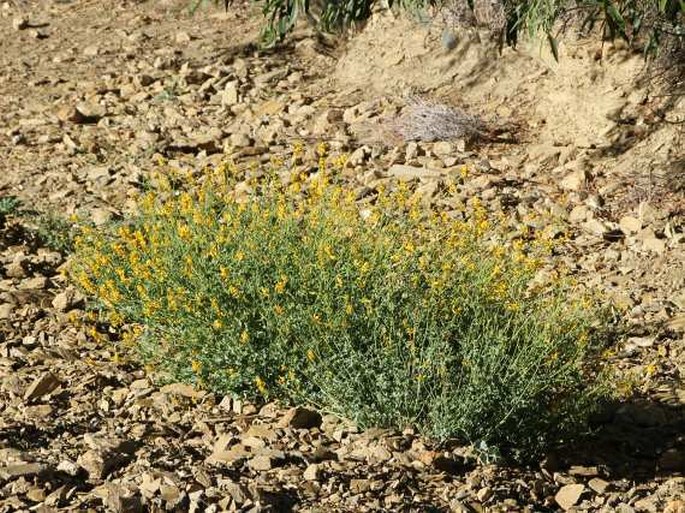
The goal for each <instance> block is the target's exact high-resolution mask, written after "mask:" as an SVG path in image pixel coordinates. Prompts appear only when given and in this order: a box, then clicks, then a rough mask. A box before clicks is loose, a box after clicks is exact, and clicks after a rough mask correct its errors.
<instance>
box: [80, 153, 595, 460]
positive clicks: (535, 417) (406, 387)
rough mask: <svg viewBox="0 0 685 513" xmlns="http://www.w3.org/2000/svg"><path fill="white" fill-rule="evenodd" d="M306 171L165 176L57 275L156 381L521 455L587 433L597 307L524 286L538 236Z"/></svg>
mask: <svg viewBox="0 0 685 513" xmlns="http://www.w3.org/2000/svg"><path fill="white" fill-rule="evenodd" d="M302 169H305V168H298V167H293V166H287V165H283V164H278V165H275V166H274V167H272V168H270V169H268V170H266V171H265V172H264V173H262V172H258V173H256V175H257V176H260V175H261V178H253V179H251V180H247V181H244V178H245V176H244V173H243V172H239V171H238V170H236V169H235V168H234V166H231V165H222V166H219V167H218V168H217V169H214V170H212V171H209V172H207V174H206V176H205V177H204V182H203V183H202V185H200V186H198V187H197V188H196V189H194V190H184V191H174V190H173V189H172V187H171V186H170V185H169V182H164V183H165V184H166V185H162V186H161V187H160V188H159V189H158V190H157V191H156V192H149V193H147V194H146V195H145V196H143V197H142V198H141V201H140V213H139V215H137V216H136V217H135V218H132V219H130V220H128V221H127V222H125V223H120V224H118V225H114V226H112V227H111V228H109V229H106V230H94V229H91V228H88V229H85V230H84V231H83V233H82V234H81V235H80V236H79V237H78V238H77V242H76V250H75V255H74V257H73V260H72V263H71V267H70V274H71V276H72V277H73V279H74V280H75V282H76V283H78V284H79V285H80V287H81V288H82V289H83V290H84V291H86V292H88V293H89V294H91V295H93V296H95V297H96V298H97V299H98V301H99V302H100V305H101V307H102V308H103V309H104V311H105V312H107V314H108V315H109V316H110V318H111V319H112V320H113V321H114V322H116V323H124V322H125V323H132V325H133V326H134V327H133V328H132V329H131V332H133V333H135V334H136V336H137V338H136V340H137V345H138V347H139V349H140V352H141V355H142V356H143V358H144V360H145V361H146V363H147V364H148V365H149V366H150V368H151V369H155V370H156V372H157V373H158V375H159V376H160V377H162V378H163V379H168V380H183V381H186V382H191V383H196V384H198V385H200V386H202V387H206V388H208V389H211V390H214V391H217V392H219V393H222V394H223V393H226V394H233V395H240V396H247V397H251V398H253V399H254V398H262V399H269V400H270V399H281V400H285V401H289V402H295V403H308V404H312V405H315V406H317V407H319V408H321V409H322V410H326V411H331V412H335V413H337V414H339V415H342V416H344V417H347V418H349V419H352V420H354V421H356V422H357V423H358V424H359V425H361V426H369V425H381V426H397V427H404V426H407V425H413V426H416V427H418V428H420V429H421V430H422V431H423V432H424V433H426V434H429V435H431V436H435V437H437V438H440V439H444V438H448V437H458V438H460V439H462V440H468V441H481V442H484V443H486V444H488V445H490V446H491V445H499V446H510V447H515V448H519V449H523V450H525V451H528V452H531V451H532V452H535V451H536V450H539V449H541V448H543V447H544V446H545V444H547V443H549V442H551V441H554V440H557V439H558V437H560V436H563V434H564V433H569V432H570V431H569V430H572V429H577V428H578V426H579V425H582V422H583V420H584V419H585V418H586V416H587V415H588V413H589V412H590V411H592V409H593V406H594V405H596V404H597V400H598V398H599V397H601V396H602V395H603V394H604V393H605V391H606V387H605V386H604V381H603V374H602V372H601V369H600V368H599V367H601V365H599V351H600V349H601V345H602V344H601V339H600V337H599V336H598V333H597V331H596V330H595V329H593V326H594V325H596V324H597V323H601V320H602V318H603V311H602V310H601V309H598V308H597V307H596V306H595V305H594V304H592V303H591V302H590V301H589V300H588V299H587V298H580V299H573V298H572V296H570V295H569V293H570V289H569V287H570V285H569V284H568V283H567V282H566V281H565V280H562V279H560V280H557V281H556V282H555V284H554V285H551V286H544V287H543V286H536V285H535V284H534V282H533V281H532V280H533V278H534V276H535V274H536V272H537V270H538V269H539V268H540V266H541V265H542V262H543V261H544V259H545V255H546V254H547V252H548V250H549V247H550V243H549V241H546V240H536V239H533V240H530V241H527V240H524V239H523V238H519V239H515V240H512V241H510V242H508V243H504V242H498V241H502V240H504V239H502V238H501V237H500V236H499V235H498V227H497V223H496V222H495V221H494V220H492V219H489V218H488V216H487V215H486V212H485V210H484V209H483V207H482V206H481V205H480V204H479V203H478V202H477V201H474V202H473V203H472V204H471V205H470V207H469V208H467V209H466V210H465V211H464V212H460V211H456V210H455V211H452V212H450V213H448V212H440V211H436V210H430V209H425V208H422V207H420V203H419V200H418V198H417V196H415V195H413V194H411V191H410V188H409V187H408V186H407V185H406V184H399V185H398V186H397V187H396V189H394V190H393V191H392V192H390V191H383V190H381V191H379V192H378V194H377V196H376V197H375V198H374V200H373V201H367V202H366V203H365V204H363V205H361V206H360V205H359V202H358V201H356V198H355V195H354V194H353V193H352V192H350V191H348V190H346V189H345V188H344V187H342V186H341V185H338V184H336V183H335V182H336V178H335V177H336V171H335V166H331V165H330V164H327V163H326V162H325V161H324V160H322V161H321V162H320V163H319V168H318V172H316V173H315V174H313V175H311V176H310V175H308V174H307V173H304V172H303V171H302ZM250 173H251V174H254V173H253V172H250ZM238 181H241V185H240V187H237V188H236V186H235V185H236V183H237V182H238ZM237 191H243V192H242V193H239V192H237ZM245 191H247V192H245ZM579 423H581V424H579Z"/></svg>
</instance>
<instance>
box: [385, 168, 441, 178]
mask: <svg viewBox="0 0 685 513" xmlns="http://www.w3.org/2000/svg"><path fill="white" fill-rule="evenodd" d="M388 175H389V176H392V177H395V178H397V179H399V180H414V179H416V178H440V177H441V176H442V173H441V172H440V171H438V170H435V169H428V168H425V167H415V166H406V165H404V164H394V165H392V166H390V169H388Z"/></svg>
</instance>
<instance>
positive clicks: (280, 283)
mask: <svg viewBox="0 0 685 513" xmlns="http://www.w3.org/2000/svg"><path fill="white" fill-rule="evenodd" d="M287 284H288V277H287V276H285V275H282V276H281V279H280V280H278V283H276V285H275V286H274V290H275V291H276V293H277V294H283V292H284V291H285V286H286V285H287Z"/></svg>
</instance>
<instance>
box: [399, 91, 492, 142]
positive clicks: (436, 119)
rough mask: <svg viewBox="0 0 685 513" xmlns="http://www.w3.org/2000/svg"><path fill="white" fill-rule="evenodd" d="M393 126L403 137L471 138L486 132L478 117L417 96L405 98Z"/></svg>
mask: <svg viewBox="0 0 685 513" xmlns="http://www.w3.org/2000/svg"><path fill="white" fill-rule="evenodd" d="M395 128H396V131H397V132H398V133H399V134H400V135H401V136H402V138H403V139H404V140H405V141H424V142H433V141H448V140H452V139H467V140H474V139H482V138H485V137H486V135H487V133H488V127H487V125H486V123H485V122H484V121H483V120H482V119H481V118H480V117H478V116H475V115H473V114H468V113H466V112H464V111H463V110H460V109H457V108H455V107H450V106H449V105H445V104H443V103H437V102H434V101H430V100H426V99H424V98H421V97H418V96H410V97H409V98H408V99H407V108H406V109H405V112H404V113H403V114H402V115H401V116H400V117H399V118H398V119H397V120H396V127H395Z"/></svg>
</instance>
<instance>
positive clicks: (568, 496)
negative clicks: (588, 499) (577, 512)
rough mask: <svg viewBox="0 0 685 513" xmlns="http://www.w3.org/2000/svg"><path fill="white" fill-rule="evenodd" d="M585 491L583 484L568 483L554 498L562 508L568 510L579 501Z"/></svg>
mask: <svg viewBox="0 0 685 513" xmlns="http://www.w3.org/2000/svg"><path fill="white" fill-rule="evenodd" d="M584 491H585V486H584V485H582V484H568V485H565V486H562V487H561V488H560V489H559V491H558V492H557V494H556V495H555V496H554V500H555V501H556V503H557V504H558V505H559V507H561V509H563V510H564V511H567V510H569V509H571V508H572V507H573V506H575V505H576V504H577V503H578V501H579V500H580V496H581V495H582V494H583V492H584Z"/></svg>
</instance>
